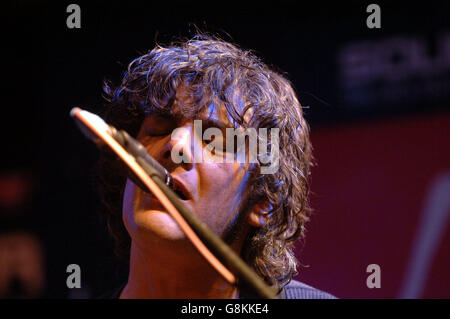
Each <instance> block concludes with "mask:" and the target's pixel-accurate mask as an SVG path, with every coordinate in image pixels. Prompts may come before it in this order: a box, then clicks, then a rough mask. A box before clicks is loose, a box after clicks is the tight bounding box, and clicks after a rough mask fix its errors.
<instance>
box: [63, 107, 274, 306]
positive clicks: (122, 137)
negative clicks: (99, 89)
mask: <svg viewBox="0 0 450 319" xmlns="http://www.w3.org/2000/svg"><path fill="white" fill-rule="evenodd" d="M82 112H86V111H82V110H80V109H78V108H74V109H73V110H72V111H71V115H72V116H74V117H75V118H76V119H77V120H78V122H77V124H79V123H82V124H83V127H80V129H81V130H82V131H83V133H85V135H87V136H88V137H90V138H91V139H93V140H94V141H95V142H96V143H97V144H104V143H106V144H107V145H108V146H109V147H110V148H112V149H113V151H114V152H115V153H116V154H117V155H119V157H121V159H122V160H123V161H124V162H125V163H126V164H127V166H128V167H129V168H130V169H132V171H133V173H134V177H135V178H137V179H139V183H138V184H137V185H138V186H139V187H141V188H142V189H143V190H144V191H147V192H153V193H155V195H156V196H157V198H158V199H160V200H161V199H164V198H162V197H161V198H160V196H158V194H157V193H158V192H157V190H156V189H154V188H153V187H149V186H152V185H151V183H150V184H149V183H148V180H147V181H146V179H147V178H150V179H151V181H152V182H153V185H154V186H157V188H159V191H160V192H162V193H163V196H165V198H166V199H167V200H168V201H169V202H170V203H171V204H172V205H173V206H174V207H175V208H176V210H177V211H178V213H179V214H180V215H181V220H177V219H176V221H177V222H178V223H179V225H180V227H181V228H182V229H183V231H185V230H184V227H182V226H183V222H187V224H188V225H189V226H190V227H192V229H193V230H194V232H195V233H196V234H198V235H199V236H200V237H201V238H202V240H203V241H204V242H206V243H207V245H208V246H209V247H210V248H212V249H213V250H214V251H215V252H216V254H218V255H219V256H220V257H221V258H222V259H223V260H224V261H225V262H226V263H227V264H228V265H229V266H230V267H231V268H232V269H233V270H234V271H235V272H236V273H237V275H238V277H239V278H240V279H242V281H244V282H245V283H246V284H247V285H248V287H249V288H251V289H252V290H253V291H254V292H255V293H257V294H258V295H259V296H260V297H262V298H270V299H278V297H277V295H276V291H277V289H276V288H275V287H271V286H269V285H267V284H266V283H265V282H264V281H263V280H262V279H261V278H260V277H259V276H258V275H257V274H256V272H255V271H254V270H253V269H251V268H250V267H249V266H248V265H247V264H246V263H245V262H244V261H243V260H242V259H241V258H240V257H239V256H238V255H237V254H236V252H235V251H234V250H232V249H231V248H230V247H229V245H228V244H226V243H225V242H224V241H223V240H222V239H221V238H219V237H218V236H217V235H216V234H215V233H213V232H212V231H211V230H210V229H209V228H208V226H207V225H206V224H205V223H204V222H202V221H201V220H200V219H199V218H198V217H197V216H196V215H194V214H193V213H192V212H191V211H190V209H189V208H188V207H187V206H185V205H184V204H183V203H182V202H181V201H180V200H179V198H178V195H177V194H176V193H175V192H173V190H172V189H171V188H170V187H169V186H168V185H167V184H169V185H170V179H167V176H169V177H170V174H168V173H167V174H166V176H164V175H163V174H162V173H161V167H162V166H161V165H160V164H159V163H158V164H157V165H159V166H161V167H158V166H156V167H157V168H158V169H155V163H154V162H156V160H154V159H153V158H152V157H151V156H150V155H148V153H147V152H146V151H145V148H144V147H143V146H142V144H140V143H139V142H138V141H137V140H135V139H133V138H132V137H131V136H129V135H128V134H127V133H126V132H125V131H117V130H116V129H115V128H114V127H112V126H110V125H107V126H108V128H109V134H105V133H104V132H101V131H100V130H98V129H96V128H95V127H94V125H93V124H92V123H89V121H88V119H87V118H85V117H84V116H83V115H82V114H81V113H82ZM91 115H92V114H90V115H89V116H91ZM86 128H88V129H89V131H86ZM92 132H94V137H93V135H92ZM99 138H100V139H99ZM114 143H115V144H117V145H114ZM142 150H144V151H145V154H143V151H142ZM122 151H125V152H126V153H127V154H124V153H123V152H122ZM130 157H131V158H130ZM127 158H128V160H127ZM149 158H150V160H149ZM131 159H132V160H131ZM133 162H134V163H136V164H137V165H138V166H139V168H140V169H142V170H143V172H144V173H145V175H146V176H143V175H142V174H140V172H139V169H137V168H136V167H133V165H132V164H133ZM156 163H157V162H156ZM163 169H164V168H163ZM164 170H165V169H164ZM166 172H167V171H166ZM135 178H134V179H135ZM134 179H133V181H134ZM162 204H163V205H164V202H162ZM164 206H166V205H164ZM173 217H174V216H173ZM188 228H189V227H188ZM187 235H188V234H187ZM188 237H189V236H188ZM194 245H195V244H194ZM195 246H196V247H197V245H195ZM197 248H198V247H197ZM208 252H209V251H208ZM208 261H209V260H208ZM219 263H220V262H219ZM216 269H217V268H216ZM221 274H222V273H221ZM222 275H223V274H222ZM224 277H225V276H224ZM226 279H227V278H226ZM227 280H228V281H229V282H233V281H235V279H234V278H233V276H232V275H231V276H229V277H228V279H227ZM237 284H238V285H242V283H241V282H237Z"/></svg>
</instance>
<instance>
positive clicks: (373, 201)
mask: <svg viewBox="0 0 450 319" xmlns="http://www.w3.org/2000/svg"><path fill="white" fill-rule="evenodd" d="M449 115H450V114H448V113H447V114H445V113H444V114H443V113H441V114H434V115H426V116H417V117H410V118H402V119H390V120H384V121H381V120H380V121H379V122H370V123H369V122H368V123H364V122H359V123H357V124H353V125H352V124H346V125H339V126H334V127H326V128H323V129H316V130H315V131H313V132H312V141H313V145H314V147H315V156H316V160H317V166H316V167H315V168H314V169H313V174H312V191H313V195H312V205H313V207H314V209H315V213H314V215H313V216H312V219H311V222H310V223H309V227H308V234H307V238H306V245H305V246H304V248H303V250H301V249H300V248H298V249H297V253H298V255H299V256H300V257H301V261H302V263H303V265H305V266H306V267H302V268H300V273H299V275H298V276H297V278H298V279H300V280H302V281H305V282H306V283H309V284H311V285H313V286H316V287H317V288H320V289H323V290H326V291H329V292H331V293H334V294H335V295H336V296H338V297H341V298H398V297H408V298H424V297H425V298H442V297H444V298H450V232H449V221H450V218H449V216H450V200H449V198H450V148H449V142H450V134H449V128H450V116H449ZM371 264H376V265H379V266H380V273H381V282H380V284H381V287H380V288H372V289H370V288H368V287H367V285H366V279H367V277H368V276H369V275H370V274H371V273H373V270H372V271H371V272H370V273H368V272H366V269H367V266H368V265H371ZM308 266H309V268H308Z"/></svg>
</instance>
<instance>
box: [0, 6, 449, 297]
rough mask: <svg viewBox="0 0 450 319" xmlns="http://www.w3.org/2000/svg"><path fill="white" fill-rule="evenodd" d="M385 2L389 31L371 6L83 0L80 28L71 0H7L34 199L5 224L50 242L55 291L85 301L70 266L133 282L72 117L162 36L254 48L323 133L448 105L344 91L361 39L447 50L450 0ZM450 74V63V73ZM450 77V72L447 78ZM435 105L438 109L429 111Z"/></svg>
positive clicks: (17, 147)
mask: <svg viewBox="0 0 450 319" xmlns="http://www.w3.org/2000/svg"><path fill="white" fill-rule="evenodd" d="M392 2H393V1H391V2H380V1H378V2H377V3H378V4H379V5H380V6H381V9H382V28H381V29H368V28H367V27H366V24H365V22H366V18H367V16H368V13H366V7H367V5H368V4H369V3H370V2H367V1H345V2H344V3H341V2H339V3H336V2H331V1H330V2H323V1H315V2H314V3H311V1H303V2H301V3H297V1H286V0H283V1H276V2H270V3H265V2H257V3H254V4H246V5H244V4H243V2H219V3H218V2H206V3H195V2H188V1H183V2H172V1H170V2H169V1H166V2H164V3H159V4H158V5H156V4H153V3H152V2H150V1H142V2H136V1H77V2H76V3H77V4H78V5H80V7H81V29H68V28H67V26H66V18H67V16H68V15H69V14H68V13H66V7H67V6H68V4H70V3H71V2H69V1H58V2H56V1H55V3H53V2H42V1H41V2H40V1H6V2H3V3H2V6H3V8H2V11H3V14H4V17H3V18H2V22H3V23H5V26H4V27H3V28H2V30H3V37H2V40H3V41H2V43H3V49H2V51H3V52H4V53H6V55H4V57H3V62H4V63H3V65H4V72H3V80H4V83H5V84H4V86H3V94H4V95H6V97H7V98H6V99H3V105H2V117H1V119H2V133H3V134H2V136H3V137H4V138H5V139H6V140H7V143H6V148H3V152H2V153H3V154H4V156H2V157H3V164H2V166H1V171H2V173H7V172H11V171H17V170H21V171H26V172H28V174H29V176H31V178H32V180H33V181H34V192H33V196H32V197H31V199H30V200H29V201H27V202H26V205H24V207H23V209H24V210H26V211H27V213H26V216H27V217H25V218H24V217H21V218H18V219H14V218H13V219H11V220H8V221H5V222H4V223H3V225H4V227H2V228H3V229H12V228H19V229H20V228H25V229H29V230H31V231H33V232H35V233H36V234H37V235H38V236H39V238H41V240H42V242H43V244H44V247H45V254H46V269H47V285H46V289H45V292H44V293H43V294H42V296H43V297H58V298H63V297H76V296H75V295H69V291H68V289H67V288H66V284H65V282H66V277H67V274H66V272H65V270H66V266H67V265H68V264H71V263H76V264H79V265H80V266H81V269H82V278H83V287H85V288H86V289H85V291H84V292H82V293H86V296H92V295H96V294H98V293H100V292H101V291H104V290H106V289H110V288H112V287H114V286H116V285H117V284H118V282H120V281H121V280H123V279H124V278H125V277H124V276H125V275H126V267H125V266H123V265H122V266H121V265H119V264H117V263H116V262H115V259H114V257H113V254H112V252H111V243H110V241H109V238H108V236H107V235H106V233H105V230H104V227H102V225H101V223H100V221H99V217H98V213H97V210H98V207H99V200H98V196H97V194H96V183H95V182H96V179H95V161H96V159H97V155H98V154H97V151H96V149H95V147H94V146H93V145H92V144H91V143H90V142H89V141H87V140H86V139H85V138H84V137H83V136H82V135H81V134H80V132H79V131H78V129H77V128H76V126H75V125H74V123H73V121H72V120H71V118H70V117H69V111H70V109H71V108H72V107H74V106H80V107H82V108H86V109H88V110H90V111H94V112H101V111H102V107H103V100H102V97H101V86H102V81H103V79H105V78H107V79H110V80H112V81H113V82H117V81H119V80H120V78H121V75H122V72H123V71H124V69H125V67H126V65H127V64H128V63H129V62H130V61H131V60H132V59H133V58H135V57H137V56H138V55H139V54H140V53H142V52H145V51H147V50H149V49H151V48H153V46H154V44H155V39H157V41H158V42H160V43H167V42H168V41H170V40H171V39H172V37H173V36H184V37H191V36H193V35H194V34H195V27H194V26H197V27H199V28H200V29H202V30H206V31H209V32H212V33H215V34H218V35H220V36H222V37H223V38H225V39H227V40H231V41H233V42H235V43H237V44H239V45H240V46H242V47H244V48H249V49H253V50H254V51H255V53H256V54H257V55H258V56H260V57H262V59H263V60H264V61H265V62H267V63H269V64H271V65H274V66H275V67H277V68H278V69H279V70H281V71H283V72H286V73H287V76H288V77H289V78H290V79H291V81H292V82H293V84H294V86H295V88H296V90H297V92H298V94H299V97H300V101H301V102H302V104H303V105H306V106H309V108H307V109H306V117H307V120H308V121H309V122H310V123H311V126H312V129H314V128H315V127H319V126H326V125H329V124H330V123H336V122H349V121H372V120H374V119H376V118H385V117H395V116H409V115H410V114H417V113H430V112H446V111H447V110H448V108H446V105H448V104H446V103H447V102H448V100H449V99H450V94H448V93H447V95H446V94H440V95H439V98H438V99H435V98H433V96H432V95H431V97H430V95H426V96H423V97H421V98H417V99H413V100H412V101H409V102H408V105H405V104H404V103H398V102H392V103H390V104H388V105H384V106H383V107H379V106H376V105H372V106H370V107H348V106H347V105H346V104H345V103H343V102H342V99H341V98H340V96H341V95H340V94H341V92H340V91H339V88H340V83H339V81H340V80H339V79H340V78H339V72H338V70H339V65H338V52H339V49H340V48H341V47H342V46H344V45H345V44H346V43H350V42H352V41H363V40H367V39H369V40H372V41H373V40H377V39H383V38H386V37H389V36H395V35H399V34H400V35H402V36H406V37H408V36H419V37H421V38H422V39H425V42H426V43H427V44H428V46H427V47H428V49H429V52H428V54H429V55H430V56H433V54H435V51H436V48H435V42H436V36H437V34H438V33H439V32H440V31H442V30H444V31H445V30H447V31H448V30H449V29H448V27H449V22H448V19H447V16H448V12H449V9H450V5H449V2H448V1H442V2H438V1H427V2H426V3H425V2H424V3H422V4H414V3H408V2H397V1H395V3H392ZM446 74H447V76H448V70H447V73H446ZM447 79H448V77H447ZM424 103H426V106H425V107H424Z"/></svg>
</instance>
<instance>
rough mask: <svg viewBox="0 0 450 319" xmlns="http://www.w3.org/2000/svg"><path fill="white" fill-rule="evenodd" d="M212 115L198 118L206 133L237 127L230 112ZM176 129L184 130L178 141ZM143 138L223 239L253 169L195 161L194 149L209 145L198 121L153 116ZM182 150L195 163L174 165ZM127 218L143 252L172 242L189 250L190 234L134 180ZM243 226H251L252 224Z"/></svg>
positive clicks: (187, 201)
mask: <svg viewBox="0 0 450 319" xmlns="http://www.w3.org/2000/svg"><path fill="white" fill-rule="evenodd" d="M174 107H175V105H174ZM209 115H211V114H210V113H209V112H208V114H205V116H204V117H200V118H196V119H200V120H202V126H203V129H206V128H208V127H211V126H212V125H217V126H218V127H219V128H220V127H221V126H222V128H223V131H224V132H225V127H230V126H231V125H230V123H229V121H228V120H227V116H226V112H225V111H224V109H219V110H218V111H217V110H213V111H212V116H209ZM207 119H208V120H207ZM211 119H212V120H213V121H211ZM214 121H215V123H214ZM176 128H182V130H178V131H180V132H182V133H181V134H178V135H177V136H176V138H173V137H172V136H171V135H172V132H173V130H174V129H176ZM224 136H225V134H224ZM137 139H138V140H139V141H140V142H141V143H142V144H143V145H144V147H145V148H146V149H147V152H148V153H149V154H150V155H151V156H152V157H154V158H155V159H156V160H157V161H158V162H160V163H161V164H162V165H163V166H164V167H166V169H167V170H168V171H169V172H170V174H171V175H172V177H173V178H174V180H175V183H176V184H178V185H180V186H181V188H182V189H183V190H184V197H185V199H182V202H183V203H184V204H185V205H186V206H187V207H188V208H189V209H190V210H191V211H192V212H193V213H194V214H195V215H197V216H198V217H199V218H200V219H201V220H202V221H203V222H205V223H206V225H207V226H208V227H210V228H211V230H212V231H214V232H215V233H216V234H218V235H219V236H221V237H223V235H224V233H225V232H227V231H228V230H229V227H230V226H231V225H233V224H234V222H235V221H236V218H237V217H238V215H239V213H240V211H241V210H242V206H243V203H244V202H245V198H246V196H247V194H246V189H247V188H248V185H247V182H246V181H247V178H248V174H249V173H248V169H247V168H248V164H247V165H246V164H242V163H238V162H234V163H214V162H204V161H203V162H200V163H196V162H194V160H193V156H194V155H193V150H194V148H196V149H197V150H198V149H199V148H201V149H204V148H205V146H206V145H207V144H208V142H205V141H202V137H201V136H198V134H197V133H196V132H195V130H194V122H193V120H192V119H187V118H184V117H183V116H180V117H177V119H175V118H166V117H163V116H158V115H150V116H148V117H147V118H146V119H145V120H144V122H143V124H142V126H141V128H140V131H139V134H138V137H137ZM195 144H197V145H195ZM180 146H183V147H181V148H182V149H183V150H184V152H183V156H184V157H185V158H188V159H190V162H191V163H184V162H183V163H180V164H175V163H174V162H173V160H172V156H171V152H172V149H173V148H176V149H180ZM123 219H124V222H125V226H126V228H127V230H128V232H129V234H130V236H131V237H132V239H133V240H134V241H135V242H136V243H137V244H138V245H139V246H141V247H149V246H152V247H154V244H157V243H167V242H171V243H172V244H173V243H178V244H180V245H178V244H177V245H178V246H180V247H186V246H185V245H186V244H185V243H186V242H187V240H186V237H185V234H184V233H183V232H182V230H181V229H180V228H179V227H178V225H177V224H176V222H175V221H174V220H173V219H172V217H171V216H170V215H169V214H168V213H167V212H166V211H165V209H164V208H163V206H162V205H161V204H160V203H159V201H158V200H157V199H156V198H155V197H154V196H153V195H150V194H148V193H145V192H144V191H142V190H141V189H140V188H138V187H136V186H135V185H134V184H133V182H131V181H130V180H129V179H128V180H127V183H126V187H125V194H124V203H123ZM242 222H245V223H247V221H246V219H244V221H241V223H242Z"/></svg>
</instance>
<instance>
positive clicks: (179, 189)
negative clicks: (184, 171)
mask: <svg viewBox="0 0 450 319" xmlns="http://www.w3.org/2000/svg"><path fill="white" fill-rule="evenodd" d="M172 190H173V191H174V193H175V194H177V195H178V197H179V198H180V199H182V200H188V199H189V197H188V192H187V190H186V189H185V188H184V186H183V185H182V184H181V183H180V182H178V181H177V180H174V183H173V186H172Z"/></svg>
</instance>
